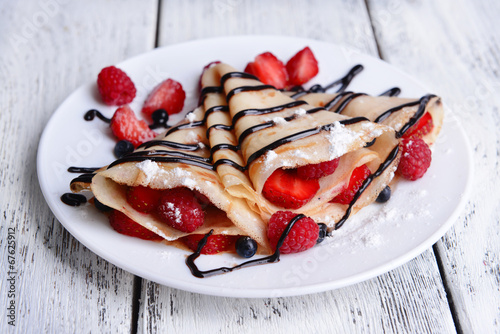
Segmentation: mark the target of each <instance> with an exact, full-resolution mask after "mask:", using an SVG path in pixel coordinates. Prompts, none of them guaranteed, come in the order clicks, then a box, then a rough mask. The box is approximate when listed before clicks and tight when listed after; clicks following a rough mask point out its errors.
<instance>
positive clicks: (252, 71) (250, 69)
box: [245, 61, 255, 75]
mask: <svg viewBox="0 0 500 334" xmlns="http://www.w3.org/2000/svg"><path fill="white" fill-rule="evenodd" d="M254 66H255V63H254V62H253V61H252V62H250V63H248V64H247V67H245V72H246V73H248V74H252V75H255V69H254Z"/></svg>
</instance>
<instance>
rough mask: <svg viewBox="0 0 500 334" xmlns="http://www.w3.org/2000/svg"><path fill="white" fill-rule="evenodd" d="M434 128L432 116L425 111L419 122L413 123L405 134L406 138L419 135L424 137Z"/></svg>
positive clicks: (418, 136)
mask: <svg viewBox="0 0 500 334" xmlns="http://www.w3.org/2000/svg"><path fill="white" fill-rule="evenodd" d="M432 128H434V122H433V121H432V116H431V114H430V113H428V112H427V113H425V114H424V115H423V116H422V117H421V118H420V119H419V120H418V122H417V123H416V124H415V125H413V126H412V127H411V128H409V129H408V131H406V132H405V134H404V135H403V137H404V138H410V137H417V138H422V137H423V136H425V135H426V134H428V133H429V132H431V131H432Z"/></svg>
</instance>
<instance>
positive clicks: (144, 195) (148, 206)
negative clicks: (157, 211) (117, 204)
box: [127, 186, 161, 213]
mask: <svg viewBox="0 0 500 334" xmlns="http://www.w3.org/2000/svg"><path fill="white" fill-rule="evenodd" d="M160 196H161V191H160V190H156V189H151V188H147V187H142V186H137V187H129V188H128V189H127V202H128V204H130V205H131V206H132V207H133V208H134V209H136V210H137V211H140V212H144V213H148V212H151V211H152V210H153V209H154V208H156V205H157V204H158V201H159V200H160Z"/></svg>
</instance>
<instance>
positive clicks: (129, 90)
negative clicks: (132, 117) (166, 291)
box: [97, 66, 136, 106]
mask: <svg viewBox="0 0 500 334" xmlns="http://www.w3.org/2000/svg"><path fill="white" fill-rule="evenodd" d="M97 89H98V90H99V93H100V94H101V97H102V99H103V101H104V103H106V104H108V105H115V106H121V105H124V104H127V103H130V102H132V100H133V99H134V97H135V93H136V89H135V86H134V83H133V82H132V80H131V79H130V78H129V77H128V75H127V74H126V73H125V72H123V71H122V70H120V69H119V68H116V67H114V66H109V67H105V68H103V69H102V70H101V72H100V73H99V75H98V76H97Z"/></svg>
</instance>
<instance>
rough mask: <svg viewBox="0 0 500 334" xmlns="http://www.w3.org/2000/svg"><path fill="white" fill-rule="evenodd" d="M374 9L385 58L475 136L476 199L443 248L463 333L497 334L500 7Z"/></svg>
mask: <svg viewBox="0 0 500 334" xmlns="http://www.w3.org/2000/svg"><path fill="white" fill-rule="evenodd" d="M389 6H391V8H392V9H391V10H390V11H389V10H387V8H388V7H389ZM370 8H371V10H372V16H373V17H374V21H377V19H378V20H379V21H381V23H380V24H378V25H377V26H376V31H377V38H378V40H379V43H380V47H381V51H382V54H383V56H384V58H385V59H386V60H388V61H389V62H390V63H392V64H394V65H396V66H398V67H400V68H402V69H404V70H406V71H408V72H409V73H411V74H412V75H415V76H416V77H418V78H419V79H421V80H422V81H423V82H425V83H427V84H428V85H429V86H430V87H431V88H432V89H433V91H434V92H437V93H438V94H441V95H442V96H443V97H444V101H445V102H446V103H447V104H448V105H449V107H450V108H451V113H452V114H455V115H456V116H457V117H458V118H459V120H460V122H461V123H462V125H463V126H464V129H465V132H466V134H467V137H468V138H469V141H470V144H471V147H472V150H473V157H474V167H475V173H474V187H473V190H472V193H471V196H470V201H469V203H468V205H467V206H466V208H465V210H463V213H462V214H461V216H460V217H459V218H458V219H457V222H456V224H455V225H454V227H453V228H452V229H451V230H450V231H449V232H448V233H447V234H446V235H445V236H444V237H443V239H442V241H441V242H439V243H438V246H437V248H438V249H439V257H440V258H441V260H442V262H443V269H444V276H445V279H446V283H447V285H448V287H449V291H450V293H451V299H452V301H453V304H454V308H455V310H456V314H457V318H458V321H459V324H460V327H461V329H462V330H463V332H465V333H494V332H496V333H498V332H500V307H499V305H500V256H499V254H500V228H499V227H500V225H499V221H500V210H499V206H498V198H500V179H499V177H498V176H499V172H500V169H499V166H498V161H499V142H500V137H499V132H498V127H499V125H500V112H499V109H498V108H499V106H500V96H499V95H498V91H499V88H500V72H499V69H500V52H499V45H500V35H499V34H498V31H500V22H499V21H498V13H500V3H499V2H498V1H487V0H485V1H474V2H469V1H451V0H449V1H411V2H410V1H399V2H398V1H378V0H377V1H370ZM382 17H384V19H383V21H382V19H381V18H382ZM441 140H446V138H442V139H441ZM438 144H439V143H438ZM457 149H460V148H457Z"/></svg>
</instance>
